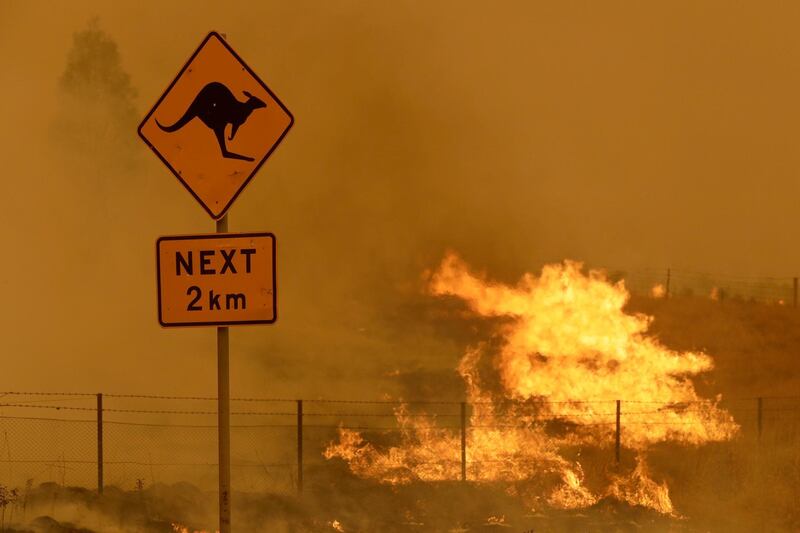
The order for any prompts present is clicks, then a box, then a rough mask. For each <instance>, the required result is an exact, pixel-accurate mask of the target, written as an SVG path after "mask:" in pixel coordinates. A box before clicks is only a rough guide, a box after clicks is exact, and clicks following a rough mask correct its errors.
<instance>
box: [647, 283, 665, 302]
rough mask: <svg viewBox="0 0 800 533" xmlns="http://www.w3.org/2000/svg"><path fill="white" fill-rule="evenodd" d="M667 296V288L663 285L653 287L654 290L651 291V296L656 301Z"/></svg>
mask: <svg viewBox="0 0 800 533" xmlns="http://www.w3.org/2000/svg"><path fill="white" fill-rule="evenodd" d="M666 295H667V288H666V287H664V285H662V284H661V283H656V284H655V285H653V288H652V289H650V296H652V297H653V298H656V299H660V298H663V297H665V296H666Z"/></svg>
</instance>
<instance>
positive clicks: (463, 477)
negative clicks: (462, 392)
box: [461, 402, 467, 481]
mask: <svg viewBox="0 0 800 533" xmlns="http://www.w3.org/2000/svg"><path fill="white" fill-rule="evenodd" d="M466 480H467V402H461V481H466Z"/></svg>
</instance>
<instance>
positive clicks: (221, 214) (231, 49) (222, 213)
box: [137, 31, 294, 220]
mask: <svg viewBox="0 0 800 533" xmlns="http://www.w3.org/2000/svg"><path fill="white" fill-rule="evenodd" d="M212 37H216V38H217V39H218V40H219V42H221V43H222V46H224V47H225V48H226V49H227V50H228V52H230V53H231V55H233V57H235V58H236V60H237V61H239V63H241V65H242V67H244V68H245V69H246V70H247V72H248V73H250V75H251V76H252V77H253V79H254V80H256V82H258V84H259V85H261V87H262V88H263V89H264V90H265V91H267V93H269V95H270V96H271V97H272V98H273V99H274V100H275V101H276V102H277V103H278V105H279V106H280V107H281V109H283V111H284V112H285V113H286V114H287V115H289V125H288V126H287V127H286V129H285V130H283V133H282V134H281V136H280V137H278V140H277V141H275V144H273V145H272V148H270V149H269V151H268V152H267V153H266V155H265V156H264V157H263V158H262V159H261V161H259V163H258V164H257V165H256V166H255V168H254V169H253V171H252V172H250V175H249V176H248V177H247V179H246V180H244V182H243V183H242V186H241V187H239V189H238V190H237V191H236V194H234V195H233V197H232V198H231V199H230V201H229V202H228V203H227V204H226V205H225V207H223V208H222V210H221V211H220V212H219V214H216V215H215V214H214V212H213V211H212V210H211V208H209V207H208V206H207V205H206V204H205V202H203V200H201V199H200V197H199V196H197V194H195V192H194V191H193V190H192V188H191V187H190V186H189V184H188V183H186V181H184V179H183V177H181V175H180V173H179V172H178V171H177V170H175V169H174V168H173V167H172V165H170V164H169V161H167V160H166V159H165V158H164V157H163V156H162V155H161V153H159V151H158V150H156V147H155V146H153V145H152V144H151V143H150V141H148V140H147V138H146V137H145V136H144V135H143V134H142V128H143V127H144V125H145V123H146V122H147V121H148V120H149V119H150V117H151V116H152V114H153V113H154V112H155V110H156V109H157V108H158V106H159V105H161V102H162V101H163V100H164V98H166V96H167V94H169V92H170V91H171V90H172V87H174V86H175V84H176V83H177V82H178V80H179V79H180V78H181V76H182V75H183V73H184V72H185V71H186V69H187V68H189V65H190V64H191V62H192V61H194V58H195V57H196V56H197V54H199V53H200V50H202V49H203V47H204V46H205V45H206V43H207V42H208V41H209V39H211V38H212ZM293 125H294V115H292V113H291V111H289V110H288V109H287V108H286V106H285V105H283V102H281V101H280V100H279V99H278V97H277V96H276V95H275V93H273V92H272V91H271V90H270V88H269V87H267V84H265V83H264V82H263V81H261V78H259V77H258V76H257V75H256V73H255V72H253V69H251V68H250V66H249V65H248V64H247V63H245V62H244V60H243V59H242V58H241V57H239V54H237V53H236V52H235V51H234V50H233V48H231V47H230V46H229V45H228V43H227V42H225V39H223V38H222V36H221V35H220V34H219V33H217V32H216V31H212V32H210V33H209V34H208V35H206V37H205V39H203V42H201V43H200V46H198V47H197V50H195V51H194V53H193V54H192V55H191V57H189V59H188V60H187V61H186V64H185V65H183V68H181V70H180V72H178V75H177V76H175V79H174V80H172V83H170V84H169V86H168V87H167V88H166V89H165V90H164V92H163V93H162V94H161V97H160V98H159V99H158V101H157V102H156V103H155V105H154V106H153V107H152V108H151V109H150V111H149V112H148V113H147V115H146V116H145V117H144V120H142V122H141V124H139V128H138V129H137V132H138V133H139V137H141V139H142V140H143V141H144V142H145V144H146V145H147V146H149V147H150V149H151V150H152V151H153V153H155V154H156V155H157V156H158V158H159V159H160V160H161V162H162V163H164V164H165V165H166V166H167V168H168V169H170V170H171V171H172V173H173V174H174V175H175V177H176V178H178V180H179V181H180V182H181V183H182V184H183V186H184V187H186V190H187V191H189V193H190V194H191V195H192V196H194V199H195V200H197V201H198V202H199V203H200V205H201V206H203V209H205V210H206V213H208V214H209V215H210V216H211V218H212V219H214V220H219V219H220V218H222V217H224V216H225V213H227V212H228V209H230V207H231V206H232V205H233V202H235V201H236V199H237V198H238V197H239V194H241V192H242V191H243V190H244V188H245V187H247V184H249V183H250V181H251V180H252V179H253V176H255V174H256V172H258V170H259V169H260V168H261V165H263V164H264V162H265V161H266V160H267V159H268V158H269V156H270V155H272V152H274V151H275V148H277V147H278V145H280V144H281V142H282V141H283V138H284V137H286V134H287V133H289V130H290V129H292V126H293Z"/></svg>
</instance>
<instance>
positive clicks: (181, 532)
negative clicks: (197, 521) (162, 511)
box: [171, 522, 219, 533]
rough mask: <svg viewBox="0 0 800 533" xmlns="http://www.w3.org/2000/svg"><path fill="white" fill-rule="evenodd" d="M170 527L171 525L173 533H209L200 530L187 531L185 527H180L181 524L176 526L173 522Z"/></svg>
mask: <svg viewBox="0 0 800 533" xmlns="http://www.w3.org/2000/svg"><path fill="white" fill-rule="evenodd" d="M171 525H172V530H173V531H174V532H175V533H209V532H208V531H206V530H205V529H203V530H200V529H189V528H188V527H186V526H184V525H181V524H177V523H175V522H173V523H172V524H171ZM216 533H219V530H217V532H216Z"/></svg>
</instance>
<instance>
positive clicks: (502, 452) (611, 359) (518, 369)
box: [325, 254, 738, 514]
mask: <svg viewBox="0 0 800 533" xmlns="http://www.w3.org/2000/svg"><path fill="white" fill-rule="evenodd" d="M429 290H430V292H431V294H433V295H436V296H450V297H457V298H459V299H461V300H463V301H464V302H465V303H466V305H467V306H468V307H469V309H470V310H471V311H472V312H473V313H474V314H475V315H477V316H478V317H485V318H494V319H496V321H497V323H498V324H499V325H497V329H496V331H497V334H498V336H499V339H500V341H501V342H500V343H499V348H498V343H497V342H490V341H488V340H487V341H485V342H482V343H479V344H478V345H476V346H471V347H469V348H468V349H467V351H466V353H465V354H464V356H463V357H462V359H461V361H460V363H459V367H458V371H459V373H460V375H461V376H462V378H463V379H464V382H465V386H466V390H467V399H468V402H469V404H470V407H471V412H470V417H469V430H468V432H467V445H466V468H467V479H469V480H470V481H474V482H504V483H509V484H512V485H513V487H512V489H511V490H512V491H515V492H516V493H518V494H520V495H521V496H523V497H524V498H525V500H526V501H527V502H528V503H529V504H530V505H531V506H538V505H549V506H552V507H558V508H581V507H587V506H590V505H593V504H594V503H596V502H597V501H598V500H599V499H601V498H603V497H614V498H617V499H620V500H623V501H627V502H629V503H632V504H637V505H644V506H647V507H650V508H653V509H656V510H658V511H659V512H662V513H665V514H674V510H673V508H672V503H671V501H670V499H669V490H668V488H667V486H666V485H664V484H659V483H657V482H655V481H653V480H652V479H651V478H650V477H649V476H650V474H649V472H648V469H647V465H646V461H645V456H646V451H647V448H648V447H649V446H651V445H653V444H656V443H659V442H664V441H677V442H681V443H686V444H694V445H700V444H704V443H708V442H712V441H723V440H727V439H730V438H732V437H733V436H734V435H735V434H736V432H737V431H738V426H737V424H736V423H735V422H734V420H733V418H732V417H731V415H730V414H729V413H727V412H726V411H724V410H722V409H721V408H719V407H718V405H717V404H718V401H719V399H720V398H717V399H715V400H709V399H703V398H700V397H699V396H698V395H697V393H696V391H695V388H694V385H693V383H692V381H691V377H692V376H694V375H697V374H700V373H702V372H708V371H709V370H711V369H712V368H713V362H712V360H711V358H710V357H709V356H708V355H706V354H704V353H701V352H678V351H674V350H671V349H669V348H667V347H666V346H664V345H663V344H661V343H660V342H659V341H658V340H657V339H655V338H653V337H651V336H649V335H648V334H647V330H648V328H649V326H650V323H651V322H652V318H651V317H648V316H646V315H643V314H629V313H626V312H625V311H624V307H625V305H626V303H627V302H628V298H629V293H628V291H627V290H626V289H625V285H624V282H623V281H620V282H618V283H610V282H609V281H607V279H606V277H605V275H604V273H603V272H601V271H589V272H588V273H587V274H584V273H583V272H582V265H581V264H580V263H577V262H572V261H565V262H564V263H562V264H554V265H547V266H545V267H544V268H543V269H542V272H541V274H540V275H539V276H538V277H537V276H534V275H532V274H525V275H524V276H523V277H522V279H521V280H520V281H519V282H518V283H517V285H516V286H508V285H504V284H501V283H495V282H491V281H488V280H487V279H486V278H485V277H484V276H479V275H476V274H474V273H472V272H470V270H469V269H468V268H467V266H466V264H465V263H464V262H463V261H461V259H460V258H459V257H458V256H456V255H455V254H449V255H447V256H446V257H445V259H444V260H443V262H442V264H441V265H440V267H439V269H438V270H437V271H436V272H435V273H434V274H433V275H432V276H431V278H430V283H429ZM487 359H488V360H490V361H491V362H492V369H491V371H488V372H487V371H486V365H485V364H483V365H480V364H479V363H480V362H481V361H483V360H487ZM618 399H619V400H621V403H620V404H619V405H620V416H621V421H622V422H621V424H622V427H623V435H624V441H623V445H624V447H625V448H627V449H633V450H635V451H636V452H637V454H638V459H637V465H636V467H635V468H634V469H633V470H632V471H630V472H629V473H628V474H627V475H623V474H613V475H611V474H609V475H607V476H606V479H605V480H604V482H603V483H602V485H603V486H604V487H605V488H604V489H597V488H595V489H594V490H590V489H589V488H587V484H586V482H585V481H586V480H585V474H584V467H583V465H582V464H581V462H580V460H578V459H574V458H572V459H571V458H569V457H574V456H575V453H567V452H568V451H569V450H571V451H572V452H575V450H578V451H580V450H581V449H584V448H587V447H601V448H607V449H608V448H610V447H611V446H612V445H613V443H614V435H615V430H616V426H615V424H616V420H615V419H616V408H617V401H616V400H618ZM395 415H396V417H397V421H398V424H399V426H400V435H399V440H398V443H397V445H395V446H389V447H386V448H380V449H379V448H378V447H376V446H374V445H373V444H371V443H369V442H367V441H365V440H364V438H363V437H362V436H361V434H360V433H359V432H357V431H352V430H348V429H344V428H342V429H341V430H340V432H339V441H338V442H334V443H331V444H330V445H329V446H328V448H327V449H326V450H325V457H326V458H328V459H331V458H334V457H338V458H340V459H343V460H345V461H346V462H347V463H348V465H349V467H350V470H351V471H352V472H353V473H354V474H355V475H357V476H359V477H363V478H369V479H375V480H378V481H380V482H383V483H391V484H400V483H410V482H413V481H442V480H456V479H460V477H461V456H460V453H461V448H460V446H461V435H460V431H459V430H455V431H453V430H452V429H449V428H443V427H440V425H439V424H438V423H437V419H436V417H435V416H432V415H431V416H425V415H424V414H423V415H421V416H420V414H415V416H413V417H412V416H410V413H409V412H408V408H407V407H406V406H400V407H399V408H397V409H396V411H395ZM593 486H597V483H595V484H594V485H593Z"/></svg>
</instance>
